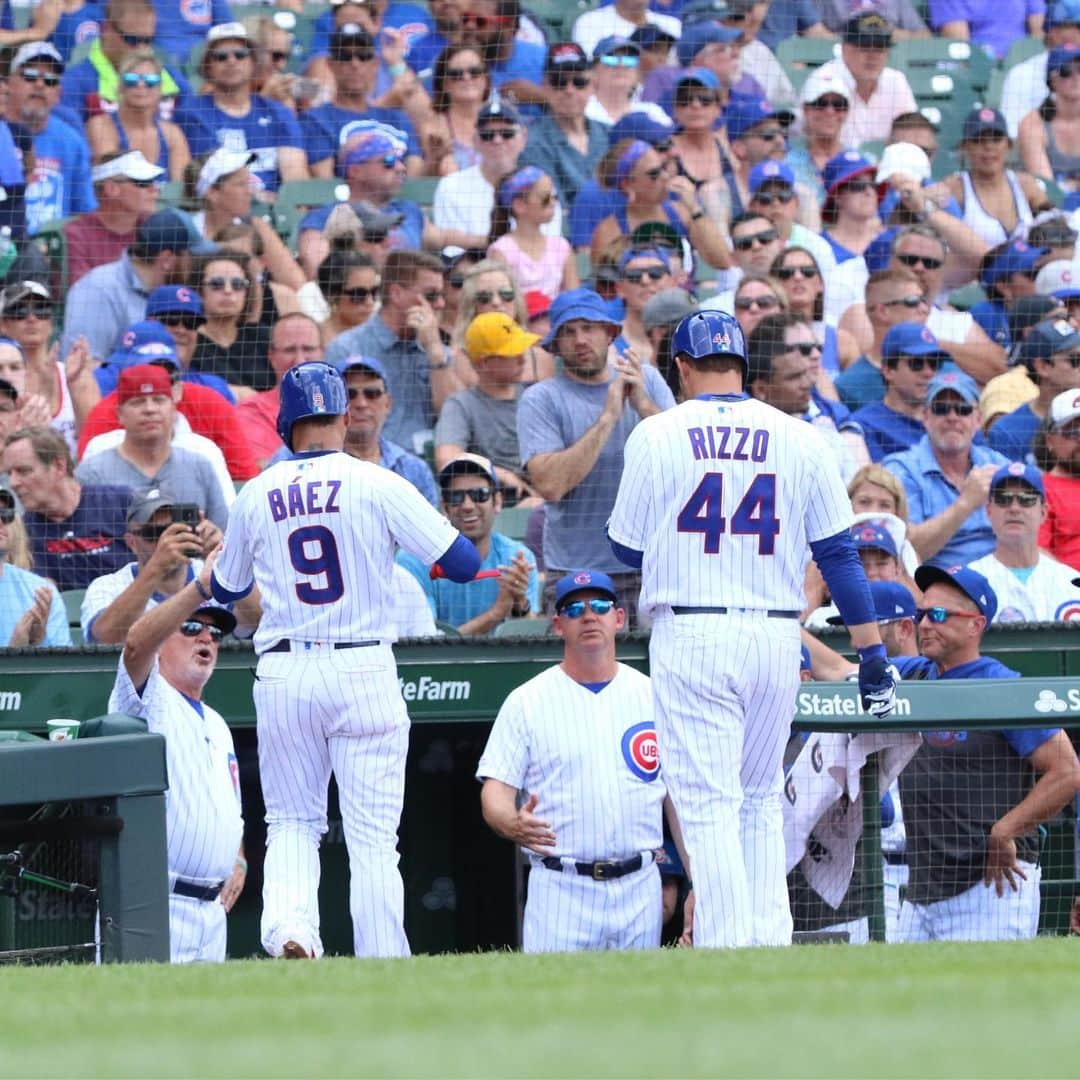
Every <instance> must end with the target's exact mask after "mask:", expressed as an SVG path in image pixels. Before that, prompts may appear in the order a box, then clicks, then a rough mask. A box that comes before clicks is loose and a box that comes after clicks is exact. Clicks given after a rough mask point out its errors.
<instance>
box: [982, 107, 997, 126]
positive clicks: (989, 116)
mask: <svg viewBox="0 0 1080 1080" xmlns="http://www.w3.org/2000/svg"><path fill="white" fill-rule="evenodd" d="M979 119H980V120H985V121H986V122H988V123H989V121H991V120H993V119H994V110H993V109H980V110H979Z"/></svg>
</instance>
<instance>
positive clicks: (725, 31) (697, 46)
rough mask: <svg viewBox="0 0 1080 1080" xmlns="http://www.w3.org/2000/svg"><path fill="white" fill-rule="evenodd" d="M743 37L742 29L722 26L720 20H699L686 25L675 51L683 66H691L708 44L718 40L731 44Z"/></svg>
mask: <svg viewBox="0 0 1080 1080" xmlns="http://www.w3.org/2000/svg"><path fill="white" fill-rule="evenodd" d="M740 37H742V31H741V30H738V29H736V28H735V27H732V26H721V25H720V23H718V22H698V23H691V25H690V26H684V27H683V32H682V37H681V38H680V39H679V44H678V47H677V48H676V50H675V52H676V55H677V56H678V58H679V63H680V64H681V65H682V66H683V67H689V66H690V65H691V64H692V63H693V62H694V57H695V56H697V54H698V53H699V52H701V50H702V49H704V48H705V46H706V45H713V44H715V43H717V42H720V43H723V44H725V45H726V44H729V43H730V42H732V41H738V40H739V38H740Z"/></svg>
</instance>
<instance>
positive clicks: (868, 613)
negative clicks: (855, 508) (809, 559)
mask: <svg viewBox="0 0 1080 1080" xmlns="http://www.w3.org/2000/svg"><path fill="white" fill-rule="evenodd" d="M810 550H811V552H813V555H814V561H815V562H816V563H817V564H818V569H819V570H820V571H821V576H822V577H823V578H824V579H825V584H826V585H828V586H829V592H830V593H832V598H833V602H834V603H835V604H836V607H837V610H838V611H839V612H840V615H841V617H842V618H843V620H844V625H845V626H860V625H861V624H862V623H870V622H876V621H877V615H876V613H875V611H874V599H873V597H872V596H871V594H870V583H869V582H868V581H867V580H866V574H865V573H864V572H863V568H862V563H861V562H860V561H859V555H858V552H857V551H856V550H855V545H854V544H853V543H852V542H851V536H850V534H849V533H848V531H847V530H846V529H845V530H844V531H843V532H838V533H836V534H835V535H833V536H826V537H825V538H824V539H823V540H813V541H811V543H810Z"/></svg>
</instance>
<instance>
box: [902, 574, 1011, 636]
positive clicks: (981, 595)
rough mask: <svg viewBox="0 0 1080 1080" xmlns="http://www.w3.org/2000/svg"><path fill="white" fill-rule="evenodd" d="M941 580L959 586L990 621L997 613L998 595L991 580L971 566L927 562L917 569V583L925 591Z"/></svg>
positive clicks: (946, 583)
mask: <svg viewBox="0 0 1080 1080" xmlns="http://www.w3.org/2000/svg"><path fill="white" fill-rule="evenodd" d="M938 582H941V583H943V584H945V585H953V586H955V587H956V588H958V589H959V590H960V591H961V592H962V593H963V594H964V595H965V596H966V597H967V598H968V599H969V600H971V601H972V602H973V603H974V604H975V606H976V607H977V608H978V609H979V611H980V613H981V614H983V615H985V616H986V621H987V622H990V621H991V620H992V619H993V618H994V616H995V615H996V614H997V595H996V594H995V593H994V590H993V589H992V588H990V582H989V581H987V580H986V578H984V577H983V576H982V574H980V573H979V572H978V570H972V569H971V567H970V566H948V567H946V566H935V565H934V564H933V563H925V564H924V565H922V566H920V567H919V568H918V570H916V571H915V584H916V585H918V586H919V588H920V589H922V590H923V592H925V591H926V590H927V589H929V588H930V586H931V585H934V584H937V583H938Z"/></svg>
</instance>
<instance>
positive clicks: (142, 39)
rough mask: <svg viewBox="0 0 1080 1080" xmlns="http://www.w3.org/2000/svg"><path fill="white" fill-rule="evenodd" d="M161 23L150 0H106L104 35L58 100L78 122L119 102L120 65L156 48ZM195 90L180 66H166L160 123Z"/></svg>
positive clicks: (71, 71) (67, 76) (67, 78)
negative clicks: (134, 56) (133, 55)
mask: <svg viewBox="0 0 1080 1080" xmlns="http://www.w3.org/2000/svg"><path fill="white" fill-rule="evenodd" d="M157 21H158V16H157V13H156V12H155V11H154V4H153V3H152V2H151V0H107V2H106V4H105V17H104V18H103V19H102V20H101V33H100V36H98V37H97V38H96V39H95V40H94V41H92V42H91V44H90V51H89V52H88V53H87V55H86V59H85V60H80V61H79V62H78V63H75V64H72V65H71V67H69V68H68V69H67V70H66V71H65V72H64V81H63V87H62V92H61V99H60V100H61V103H62V104H63V105H64V107H65V108H67V109H69V110H70V111H71V112H72V113H74V114H75V116H77V117H78V119H79V120H80V122H83V123H85V122H86V121H87V120H89V119H90V118H91V117H93V116H96V115H97V114H98V113H99V112H101V111H102V110H103V108H104V109H105V110H106V111H107V110H108V109H109V108H111V107H112V106H115V105H118V104H119V100H120V85H121V84H120V74H119V72H120V65H121V64H122V63H123V62H124V60H125V58H126V57H127V56H128V55H129V54H130V53H132V52H134V51H135V50H137V49H153V48H154V47H155V46H156V45H157V44H158V39H157ZM204 32H205V31H204ZM191 92H192V91H191V85H190V84H189V83H188V81H187V79H185V78H184V76H183V75H182V74H181V71H180V67H179V65H174V64H172V63H171V62H170V63H167V64H166V65H165V68H164V70H163V71H162V72H161V102H160V106H159V108H160V111H161V116H162V119H165V120H167V119H169V118H170V117H171V116H172V113H173V110H174V109H175V107H176V104H177V102H178V100H179V99H180V98H181V97H183V96H185V95H187V94H190V93H191ZM150 160H151V161H152V160H154V159H153V158H152V157H151V159H150Z"/></svg>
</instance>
